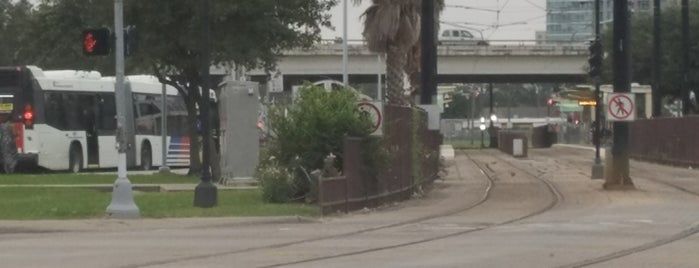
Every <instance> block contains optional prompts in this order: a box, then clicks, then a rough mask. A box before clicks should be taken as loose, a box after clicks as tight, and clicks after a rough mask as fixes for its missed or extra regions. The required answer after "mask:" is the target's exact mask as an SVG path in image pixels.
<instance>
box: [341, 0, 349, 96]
mask: <svg viewBox="0 0 699 268" xmlns="http://www.w3.org/2000/svg"><path fill="white" fill-rule="evenodd" d="M348 1H349V0H343V1H342V2H343V3H342V83H343V84H344V85H345V87H349V75H348V74H347V65H348V63H349V52H348V46H349V45H348V44H347V41H348V40H347V2H348Z"/></svg>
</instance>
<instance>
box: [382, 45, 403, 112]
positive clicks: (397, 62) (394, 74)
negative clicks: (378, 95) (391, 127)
mask: <svg viewBox="0 0 699 268" xmlns="http://www.w3.org/2000/svg"><path fill="white" fill-rule="evenodd" d="M405 60H406V55H405V51H403V50H402V49H400V47H398V46H396V45H389V47H388V53H387V55H386V84H387V90H386V95H387V96H386V99H388V103H389V104H394V105H400V106H403V105H405V104H406V102H405V94H403V91H404V89H403V79H404V72H403V68H404V66H405Z"/></svg>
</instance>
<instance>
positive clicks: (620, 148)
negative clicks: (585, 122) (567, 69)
mask: <svg viewBox="0 0 699 268" xmlns="http://www.w3.org/2000/svg"><path fill="white" fill-rule="evenodd" d="M629 28H630V27H629V9H628V0H616V1H614V46H613V47H612V53H613V55H614V92H615V93H629V92H631V68H630V67H631V51H630V48H631V44H630V43H631V38H630V34H629ZM612 157H613V160H612V166H611V167H607V168H611V169H610V170H609V172H607V174H608V176H607V177H606V178H605V182H604V188H605V189H629V188H631V189H633V188H634V186H633V182H632V181H631V177H630V175H629V123H628V122H614V145H613V146H612Z"/></svg>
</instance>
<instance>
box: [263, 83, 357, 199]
mask: <svg viewBox="0 0 699 268" xmlns="http://www.w3.org/2000/svg"><path fill="white" fill-rule="evenodd" d="M357 100H358V99H357V95H356V94H355V93H354V92H352V91H349V90H333V91H330V92H328V91H326V90H325V89H324V88H322V87H319V86H313V85H310V84H307V85H305V86H304V87H303V88H302V89H301V91H300V95H299V97H298V98H297V101H296V102H295V103H294V104H293V105H286V106H282V105H278V106H273V107H270V112H269V121H270V124H269V127H270V132H271V135H270V136H271V137H270V140H269V147H268V149H269V153H270V155H272V156H274V157H275V158H276V159H278V160H279V162H280V163H281V164H282V165H285V166H288V167H292V166H293V167H294V168H293V169H294V172H293V174H294V176H293V178H292V185H293V186H294V195H293V196H294V197H302V196H306V195H307V194H308V193H309V192H310V191H312V186H313V185H314V184H315V183H317V182H313V181H310V180H314V179H315V178H311V179H310V180H309V178H308V176H305V174H303V172H299V169H298V168H296V167H303V168H304V169H305V170H307V171H312V170H316V169H321V168H322V167H323V159H324V158H325V157H326V156H327V155H329V154H331V153H332V154H334V155H336V156H338V159H337V161H336V164H337V166H338V168H339V169H340V170H341V169H342V151H343V139H344V137H346V136H352V137H368V135H369V134H370V132H369V131H370V128H371V121H370V120H369V118H368V117H367V116H366V115H365V114H363V113H361V112H360V111H359V110H358V109H357Z"/></svg>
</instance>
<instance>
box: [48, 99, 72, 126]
mask: <svg viewBox="0 0 699 268" xmlns="http://www.w3.org/2000/svg"><path fill="white" fill-rule="evenodd" d="M44 101H45V105H44V106H45V107H46V108H45V116H46V123H47V124H48V125H49V126H52V127H55V128H57V129H61V130H65V129H66V128H67V127H68V124H67V114H66V107H67V106H66V104H67V103H65V99H64V98H63V94H62V93H58V92H47V93H45V94H44Z"/></svg>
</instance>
